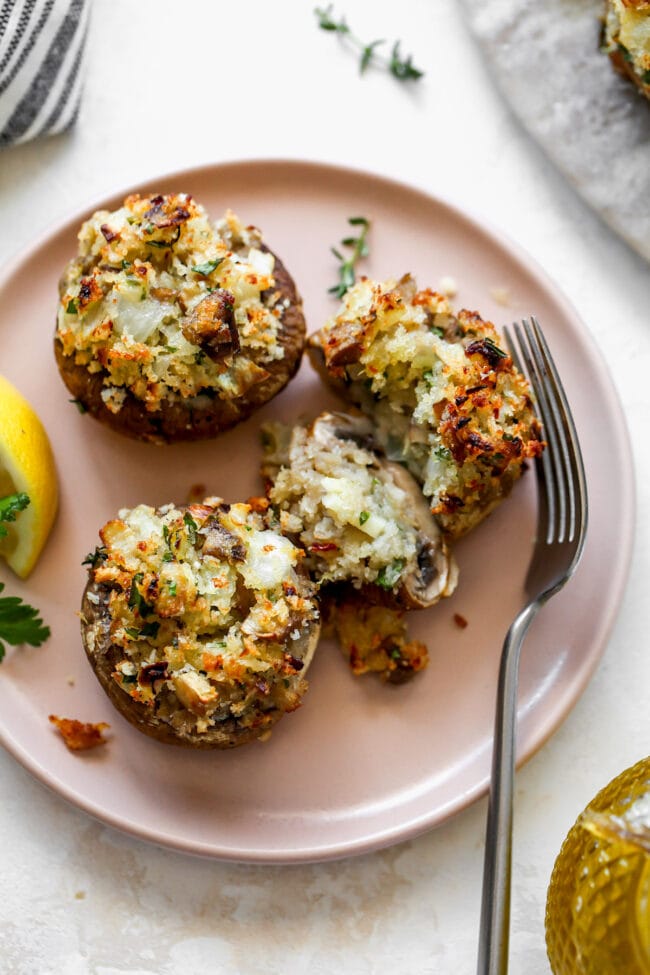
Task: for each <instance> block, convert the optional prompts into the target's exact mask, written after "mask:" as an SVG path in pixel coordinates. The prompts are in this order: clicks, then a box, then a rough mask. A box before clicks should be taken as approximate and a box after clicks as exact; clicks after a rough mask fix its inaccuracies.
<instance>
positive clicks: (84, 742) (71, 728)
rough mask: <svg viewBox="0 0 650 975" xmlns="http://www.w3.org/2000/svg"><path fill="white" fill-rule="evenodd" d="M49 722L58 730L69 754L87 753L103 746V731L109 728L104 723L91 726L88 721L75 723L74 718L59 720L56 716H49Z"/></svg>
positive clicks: (104, 741) (104, 739)
mask: <svg viewBox="0 0 650 975" xmlns="http://www.w3.org/2000/svg"><path fill="white" fill-rule="evenodd" d="M50 721H51V722H52V724H53V725H56V727H57V728H58V730H59V732H60V734H61V737H62V738H63V741H64V743H65V745H66V747H67V748H69V749H70V751H71V752H83V751H88V749H89V748H97V747H98V745H105V744H106V743H107V742H106V738H104V731H106V729H107V728H110V725H108V724H106V722H105V721H100V722H98V723H97V724H91V723H90V722H88V721H77V720H76V718H60V717H59V716H58V715H57V714H51V715H50Z"/></svg>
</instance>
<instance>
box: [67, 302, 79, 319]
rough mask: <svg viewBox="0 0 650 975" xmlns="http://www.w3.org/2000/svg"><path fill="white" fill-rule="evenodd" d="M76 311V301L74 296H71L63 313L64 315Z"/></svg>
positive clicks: (73, 313)
mask: <svg viewBox="0 0 650 975" xmlns="http://www.w3.org/2000/svg"><path fill="white" fill-rule="evenodd" d="M77 311H78V309H77V302H76V300H75V299H74V298H71V299H70V301H69V302H68V304H67V305H66V306H65V313H66V315H76V314H77Z"/></svg>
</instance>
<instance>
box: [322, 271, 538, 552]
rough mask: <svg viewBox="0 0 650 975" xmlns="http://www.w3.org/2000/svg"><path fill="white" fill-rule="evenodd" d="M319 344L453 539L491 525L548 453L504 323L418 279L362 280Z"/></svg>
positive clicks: (330, 366)
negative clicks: (502, 332)
mask: <svg viewBox="0 0 650 975" xmlns="http://www.w3.org/2000/svg"><path fill="white" fill-rule="evenodd" d="M310 343H311V345H312V346H314V347H316V348H317V349H320V350H321V351H322V354H323V356H324V360H325V365H326V368H327V370H328V372H329V373H330V375H331V376H332V377H333V378H334V380H335V381H337V382H338V383H339V384H340V385H342V386H343V387H344V392H345V395H346V396H347V397H348V398H350V399H351V400H352V401H353V402H354V403H356V404H357V405H358V406H360V408H361V409H362V410H363V411H364V413H366V414H367V415H368V416H369V417H371V418H372V420H373V423H374V424H375V427H376V429H377V437H378V439H379V441H380V442H381V444H382V446H383V448H384V450H385V451H386V453H387V455H388V456H389V457H391V458H393V459H395V460H398V461H400V462H402V463H404V464H406V466H407V467H408V469H409V470H410V471H411V473H412V474H413V475H414V476H415V477H416V478H417V479H418V480H419V482H420V483H421V484H422V486H423V491H424V494H425V495H426V496H427V498H428V499H429V500H430V504H431V510H432V512H433V513H434V514H435V515H436V516H437V518H438V520H439V522H440V524H441V525H442V527H443V528H444V529H445V530H446V531H447V532H448V533H449V534H450V535H452V536H459V535H462V534H464V533H465V532H466V531H468V530H469V529H470V528H472V527H474V525H476V524H477V523H478V522H479V521H480V520H481V519H482V518H483V517H485V515H486V514H487V513H488V512H489V511H490V510H491V509H492V508H493V507H494V505H495V504H497V503H498V501H499V500H501V498H503V497H504V496H505V495H506V494H507V493H508V491H509V490H510V488H511V486H512V484H513V483H514V481H515V480H516V479H517V478H518V477H519V476H520V474H521V471H522V465H523V463H524V461H525V459H526V458H527V457H534V456H537V455H538V454H539V453H540V451H541V450H542V444H541V442H540V440H539V439H538V438H539V425H538V423H537V421H536V419H535V416H534V413H533V409H532V402H531V398H530V392H529V387H528V383H527V381H526V380H525V378H524V377H523V376H522V375H521V373H519V372H518V371H517V369H516V368H515V366H514V363H513V361H512V359H511V357H510V355H509V354H508V353H507V352H506V351H505V350H504V348H503V347H502V342H501V339H500V336H499V335H498V333H497V331H496V329H495V327H494V325H492V323H491V322H487V321H483V319H482V318H481V317H480V315H479V314H478V313H477V312H471V311H467V310H462V311H459V312H458V313H457V314H455V313H454V312H453V310H452V307H451V305H450V303H449V301H448V300H447V299H446V298H445V297H444V296H443V295H441V294H438V293H437V292H434V291H431V290H429V289H424V290H418V289H417V286H416V284H415V281H414V280H413V279H412V278H411V277H410V276H408V275H407V276H406V277H404V278H402V279H401V280H400V281H386V282H383V283H375V282H373V281H370V280H368V279H362V280H361V281H359V282H357V284H356V285H354V287H352V288H351V289H350V290H349V291H348V292H347V294H346V296H345V298H344V300H343V303H342V306H341V307H340V309H339V312H338V314H337V315H336V316H334V317H333V318H332V319H330V321H328V322H327V323H326V325H325V326H324V328H323V329H322V330H321V331H320V332H319V333H317V334H316V335H315V336H312V338H311V340H310Z"/></svg>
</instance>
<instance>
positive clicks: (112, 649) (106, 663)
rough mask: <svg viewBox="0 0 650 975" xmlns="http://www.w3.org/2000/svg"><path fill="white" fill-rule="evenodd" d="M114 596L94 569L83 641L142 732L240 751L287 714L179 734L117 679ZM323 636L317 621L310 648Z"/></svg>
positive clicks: (84, 603) (120, 706) (84, 608)
mask: <svg viewBox="0 0 650 975" xmlns="http://www.w3.org/2000/svg"><path fill="white" fill-rule="evenodd" d="M180 510H182V508H181V509H180ZM110 593H111V589H110V586H106V585H103V584H99V583H96V582H95V581H94V579H93V578H92V569H90V570H89V572H88V583H87V584H86V587H85V589H84V592H83V597H82V600H81V639H82V643H83V647H84V650H85V651H86V656H87V658H88V662H89V663H90V666H91V667H92V669H93V671H94V673H95V676H96V677H97V679H98V680H99V683H100V684H101V686H102V687H103V689H104V691H105V692H106V694H107V696H108V698H109V700H110V701H111V703H112V704H113V706H114V707H115V708H116V710H117V711H119V713H120V714H121V715H122V717H123V718H126V720H127V721H129V722H130V723H131V724H132V725H134V726H135V727H136V728H137V729H138V731H141V732H143V734H145V735H148V736H149V737H150V738H155V739H156V741H160V742H163V743H164V744H168V745H181V746H184V747H188V748H202V749H210V748H211V749H214V748H221V749H226V748H236V747H237V746H239V745H245V744H247V743H248V742H251V741H255V740H256V739H258V738H259V737H260V735H263V734H265V733H266V732H267V731H269V730H270V729H271V728H272V727H273V725H275V724H276V723H277V722H278V721H279V720H280V718H281V717H282V716H283V715H284V714H285V713H286V712H285V711H282V710H281V709H279V708H273V709H270V710H268V711H265V712H264V714H263V721H262V722H261V723H260V724H259V725H257V726H256V727H241V726H240V725H239V724H238V722H237V720H236V719H235V718H230V719H228V720H226V721H221V722H219V725H218V726H216V727H214V728H211V729H209V730H208V731H205V732H202V733H200V734H199V733H198V732H180V731H177V730H176V729H175V728H174V727H173V726H172V725H170V724H169V723H168V722H167V721H165V720H164V719H163V718H160V717H158V716H157V715H156V713H155V710H154V709H153V707H149V706H148V705H146V704H143V703H141V702H138V701H134V700H133V698H131V697H129V695H128V694H126V693H125V692H124V691H123V690H122V689H121V687H120V686H119V685H118V683H117V681H116V680H115V678H114V677H113V674H114V673H115V671H116V669H117V664H118V663H119V662H120V661H121V660H123V658H124V651H123V650H122V648H121V647H118V646H116V645H115V644H114V643H113V642H112V640H111V636H110V615H109V610H108V601H109V598H110ZM89 594H92V595H93V596H95V597H96V598H97V600H98V601H97V602H94V601H93V600H91V599H90V598H89ZM319 634H320V623H319V622H317V621H314V622H313V624H312V627H311V630H310V631H309V634H308V635H307V643H308V644H309V645H310V646H311V645H315V642H316V641H317V640H318V637H319ZM305 656H306V657H307V658H309V656H310V651H309V649H308V648H307V649H306V651H305ZM308 662H309V659H308Z"/></svg>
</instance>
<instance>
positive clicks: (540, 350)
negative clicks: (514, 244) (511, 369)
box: [523, 319, 576, 542]
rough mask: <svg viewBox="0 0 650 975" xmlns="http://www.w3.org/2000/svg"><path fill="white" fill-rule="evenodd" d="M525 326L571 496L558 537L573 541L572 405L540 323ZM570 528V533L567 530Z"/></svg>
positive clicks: (574, 508) (567, 493) (565, 489)
mask: <svg viewBox="0 0 650 975" xmlns="http://www.w3.org/2000/svg"><path fill="white" fill-rule="evenodd" d="M523 326H524V330H525V332H526V335H527V338H528V344H529V347H530V349H531V351H532V354H533V357H534V359H535V364H536V366H537V370H538V372H539V373H540V374H541V376H542V381H543V384H544V389H545V392H546V394H547V397H546V398H547V402H548V404H549V408H550V410H551V413H552V414H553V422H554V425H555V429H556V431H557V435H558V447H559V450H560V457H561V464H562V468H561V469H562V479H563V482H564V483H563V486H564V493H565V497H566V498H567V499H568V508H569V510H568V520H567V522H566V523H565V524H564V525H563V526H562V530H561V533H560V537H559V539H558V541H560V542H563V541H565V540H566V541H569V542H572V541H573V539H574V538H575V533H576V492H575V489H574V478H573V464H572V460H571V452H570V450H569V444H570V439H567V437H569V438H570V433H569V430H568V428H567V423H566V410H567V409H568V407H565V405H564V404H563V403H562V401H561V398H560V395H559V394H560V390H559V389H558V386H557V370H556V371H555V373H553V371H552V370H551V363H552V360H551V354H550V352H549V349H548V345H546V343H545V344H544V345H542V344H541V340H540V333H541V329H540V328H539V323H538V324H537V327H535V326H534V325H531V324H530V323H529V322H528V320H527V319H524V321H523ZM565 530H566V534H565Z"/></svg>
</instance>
